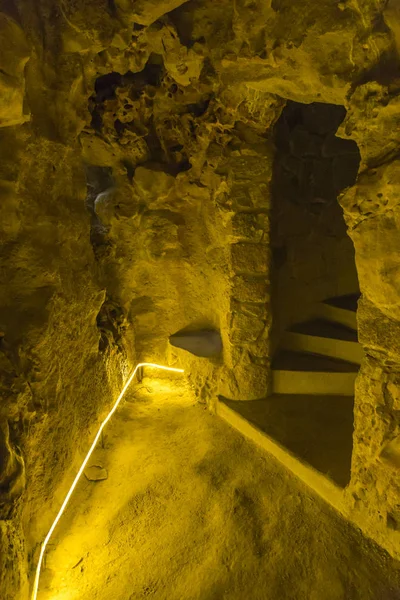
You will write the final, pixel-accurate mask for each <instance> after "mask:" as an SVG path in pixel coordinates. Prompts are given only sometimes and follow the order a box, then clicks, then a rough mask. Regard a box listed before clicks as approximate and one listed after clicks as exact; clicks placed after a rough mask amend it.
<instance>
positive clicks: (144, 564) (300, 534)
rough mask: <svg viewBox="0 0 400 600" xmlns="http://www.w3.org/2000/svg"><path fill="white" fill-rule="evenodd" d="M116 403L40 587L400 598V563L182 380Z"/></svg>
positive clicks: (235, 598) (271, 598) (111, 595)
mask: <svg viewBox="0 0 400 600" xmlns="http://www.w3.org/2000/svg"><path fill="white" fill-rule="evenodd" d="M144 385H145V387H143V386H142V388H141V389H138V390H137V391H136V392H133V393H131V395H130V396H129V398H128V399H127V401H126V402H125V403H124V405H123V406H121V407H120V410H119V411H118V412H117V414H116V415H115V416H114V418H113V419H114V420H113V421H112V422H111V423H110V425H109V426H108V429H107V433H106V435H105V440H104V448H102V447H101V446H100V447H99V448H98V449H97V450H96V451H95V455H94V457H93V461H91V464H100V465H102V466H103V467H105V468H106V469H107V471H108V479H107V480H105V481H100V482H89V481H88V480H86V479H85V478H84V479H82V481H81V482H80V484H79V488H78V489H77V491H76V493H75V495H74V496H73V498H72V500H71V504H70V505H69V507H68V509H67V511H66V513H65V514H64V516H63V520H62V522H61V523H60V525H59V527H58V528H57V530H56V533H55V536H54V538H53V540H52V542H53V545H52V546H51V547H50V551H49V553H48V556H47V561H46V565H47V567H46V570H45V571H44V572H43V577H42V580H41V587H40V594H39V600H50V598H51V600H78V599H79V600H136V599H138V600H139V599H142V598H143V599H144V598H154V599H157V600H164V599H165V600H166V599H168V600H195V599H196V600H222V599H229V600H244V599H248V600H396V599H398V598H400V565H399V563H398V562H396V561H394V560H393V559H392V558H391V557H389V555H387V554H386V553H385V552H384V551H382V550H381V549H380V548H379V547H377V546H376V545H375V544H373V543H372V542H370V541H369V540H367V539H365V538H364V537H363V536H362V535H361V534H360V533H359V531H357V530H356V529H354V528H353V527H352V526H350V525H349V524H347V523H346V522H344V521H343V520H342V519H341V518H340V517H339V516H338V515H337V514H336V513H335V512H334V511H333V510H332V509H331V508H330V507H328V506H327V505H326V504H325V503H323V502H322V500H320V499H319V498H318V497H316V496H314V495H313V494H312V493H310V491H309V490H308V489H307V488H306V487H304V486H303V485H302V484H301V483H300V482H298V481H297V480H296V479H295V478H294V477H293V476H292V475H291V474H288V473H287V472H285V471H284V469H283V468H282V467H281V466H280V465H279V464H278V463H276V462H275V461H274V460H273V459H272V458H271V457H270V456H268V455H267V454H265V453H263V452H261V451H260V450H258V449H257V448H256V447H255V446H253V445H252V444H251V443H249V442H247V441H246V440H245V439H243V438H242V437H241V436H240V435H239V434H238V433H237V432H235V431H234V430H232V429H231V428H230V427H229V426H228V425H226V424H225V423H224V422H223V421H221V420H219V418H218V417H216V416H213V415H212V414H210V412H209V411H208V410H207V409H205V407H204V406H203V405H201V404H199V403H196V402H195V401H194V399H193V396H192V395H191V394H190V392H189V391H188V389H187V388H185V387H184V386H182V387H181V388H177V387H176V384H175V382H174V383H173V387H172V385H171V384H168V383H165V381H164V382H161V381H159V382H149V381H146V380H145V381H144Z"/></svg>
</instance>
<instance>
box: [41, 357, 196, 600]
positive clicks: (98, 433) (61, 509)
mask: <svg viewBox="0 0 400 600" xmlns="http://www.w3.org/2000/svg"><path fill="white" fill-rule="evenodd" d="M141 367H152V368H155V369H162V370H163V371H173V372H175V373H183V372H184V370H183V369H175V368H174V367H164V366H163V365H157V364H155V363H138V364H137V365H136V367H135V369H134V370H133V373H132V375H131V376H130V377H129V378H128V380H127V382H126V383H125V385H124V387H123V388H122V392H121V393H120V395H119V396H118V398H117V400H116V401H115V403H114V406H113V407H112V409H111V410H110V412H109V413H108V415H107V416H106V418H105V419H104V421H103V422H102V423H101V425H100V427H99V429H98V431H97V434H96V437H95V438H94V440H93V443H92V445H91V446H90V448H89V451H88V453H87V454H86V456H85V458H84V460H83V463H82V465H81V467H80V469H79V471H78V473H77V474H76V476H75V479H74V481H73V482H72V485H71V487H70V488H69V490H68V493H67V495H66V496H65V499H64V502H63V503H62V505H61V508H60V510H59V511H58V513H57V515H56V518H55V519H54V521H53V524H52V526H51V527H50V529H49V532H48V534H47V535H46V537H45V539H44V541H43V543H42V545H41V548H40V554H39V560H38V564H37V567H36V573H35V581H34V584H33V591H32V600H37V595H38V589H39V580H40V573H41V570H42V563H43V557H44V553H45V551H46V547H47V544H48V543H49V540H50V538H51V536H52V534H53V531H54V530H55V528H56V526H57V523H58V522H59V520H60V518H61V516H62V514H63V512H64V510H65V508H66V506H67V504H68V502H69V500H70V498H71V496H72V493H73V491H74V489H75V488H76V486H77V483H78V481H79V479H80V478H81V475H82V473H83V471H84V469H85V467H86V465H87V463H88V461H89V459H90V457H91V455H92V453H93V450H94V449H95V447H96V444H97V442H98V441H99V438H100V436H101V434H102V431H103V429H104V427H105V426H106V425H107V423H108V421H109V420H110V419H111V417H112V416H113V414H114V413H115V411H116V410H117V408H118V405H119V403H120V402H121V400H122V398H123V397H124V395H125V392H126V390H127V389H128V387H129V386H130V384H131V382H132V380H133V378H134V377H135V375H136V373H137V370H138V369H140V368H141Z"/></svg>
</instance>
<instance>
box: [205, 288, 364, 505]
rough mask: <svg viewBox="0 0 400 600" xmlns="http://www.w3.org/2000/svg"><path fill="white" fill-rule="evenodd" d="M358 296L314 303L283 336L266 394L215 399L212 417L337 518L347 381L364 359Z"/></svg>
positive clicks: (348, 430)
mask: <svg viewBox="0 0 400 600" xmlns="http://www.w3.org/2000/svg"><path fill="white" fill-rule="evenodd" d="M358 297H359V295H355V294H353V295H348V296H342V297H340V298H332V299H328V300H325V301H324V302H320V303H318V304H316V305H315V306H313V307H311V309H310V311H308V312H307V316H306V317H304V321H303V322H301V323H297V324H295V325H293V326H292V327H290V329H289V330H288V331H286V332H285V333H284V334H283V336H282V337H281V340H280V345H279V348H278V352H277V353H276V356H275V358H274V360H273V362H272V389H271V394H270V395H269V396H268V397H266V398H263V399H260V400H251V401H246V400H243V401H232V400H227V399H225V398H221V397H220V398H219V399H218V402H217V405H216V412H217V414H219V415H220V416H221V417H222V418H223V419H224V420H226V421H227V422H228V423H229V424H230V425H231V426H233V427H234V428H235V429H237V430H238V431H240V432H241V433H242V434H243V435H245V436H246V437H247V438H249V439H251V440H252V441H253V442H255V443H256V444H258V445H259V446H261V447H262V448H263V449H264V450H266V451H267V452H269V453H270V454H272V455H273V456H274V457H275V458H276V459H277V460H279V461H280V462H281V463H282V464H284V465H285V466H286V467H287V468H288V469H290V470H291V471H292V472H293V473H294V474H295V475H296V476H297V477H299V479H301V480H302V481H303V482H304V483H306V484H307V485H308V486H309V487H311V488H312V489H313V490H314V491H315V492H317V493H318V494H319V495H320V496H321V497H323V498H324V499H325V500H326V501H327V502H329V503H330V504H331V505H332V506H334V507H335V508H336V509H337V510H339V511H340V512H341V513H342V514H344V515H345V514H346V511H347V508H346V503H345V502H344V495H343V489H344V488H345V487H346V485H347V484H348V482H349V480H350V469H351V455H352V435H353V405H354V383H355V379H356V376H357V373H358V370H359V366H360V363H361V360H362V356H363V351H362V348H361V346H360V345H359V343H358V341H357V322H356V309H357V301H358Z"/></svg>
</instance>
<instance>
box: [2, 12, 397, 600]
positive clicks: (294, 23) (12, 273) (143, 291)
mask: <svg viewBox="0 0 400 600" xmlns="http://www.w3.org/2000/svg"><path fill="white" fill-rule="evenodd" d="M0 20H1V22H0V25H1V27H0V30H1V32H0V48H1V50H2V51H1V53H0V86H1V100H0V125H1V130H0V155H1V161H0V188H1V193H2V203H1V210H2V218H1V228H2V237H1V240H2V250H1V257H0V264H1V269H2V274H3V277H2V286H3V293H2V295H1V301H0V332H1V348H0V349H1V354H0V357H1V383H0V385H1V390H2V397H3V401H2V407H1V412H0V419H1V426H0V432H1V433H0V458H1V465H2V470H1V475H0V511H1V514H0V524H1V527H0V535H1V536H2V538H1V540H0V547H1V549H2V551H1V557H0V561H1V566H2V567H4V568H1V571H0V572H1V576H0V577H1V580H0V586H1V589H2V590H4V598H5V599H7V600H8V599H9V598H13V599H14V598H17V597H18V595H19V597H20V598H21V599H25V598H27V593H28V591H27V590H28V573H29V569H32V568H33V566H34V564H35V560H36V557H35V551H37V548H38V544H39V543H40V541H41V539H42V538H43V536H44V534H45V532H46V530H47V528H48V526H49V524H50V522H51V520H52V517H53V515H54V513H55V511H56V508H57V507H58V506H59V503H60V498H61V497H62V493H63V491H64V490H65V487H66V485H67V482H68V480H69V479H70V473H71V469H73V465H74V464H75V463H76V461H77V460H78V459H79V455H80V453H81V452H82V451H83V449H84V448H86V446H87V444H86V442H87V440H88V436H89V434H90V428H91V427H92V426H93V424H94V423H95V422H96V419H97V418H98V416H99V415H100V414H101V413H102V411H103V410H104V409H105V407H106V406H108V405H109V403H110V401H111V399H112V397H113V396H114V395H115V394H116V393H117V392H118V390H119V389H120V386H121V383H122V379H123V376H124V374H126V372H127V371H128V370H129V368H130V367H131V366H132V364H133V363H134V362H135V360H136V359H137V358H140V359H147V358H152V359H159V360H163V359H164V360H170V361H171V362H174V363H176V364H184V365H185V366H187V367H188V371H190V376H191V379H192V381H193V385H194V386H195V388H196V390H197V393H198V396H199V398H200V399H202V400H203V401H208V402H210V401H211V400H212V398H213V397H215V395H216V394H224V395H226V396H228V397H231V398H247V399H249V398H256V397H261V396H263V395H264V394H265V393H266V392H267V390H268V379H269V378H268V373H269V357H270V328H271V309H270V295H271V293H270V280H271V272H270V239H269V235H270V233H269V232H270V219H269V211H270V205H271V199H270V198H271V189H270V184H271V179H272V172H273V162H274V155H275V148H274V143H273V126H274V124H275V122H276V121H277V119H278V118H279V115H280V113H281V111H282V109H283V107H284V105H285V103H286V102H287V101H288V100H291V101H294V102H298V103H311V102H320V103H321V102H324V103H331V104H338V105H341V106H344V107H345V109H346V110H347V116H346V119H345V121H344V123H343V124H342V126H341V128H340V129H339V131H338V134H337V135H338V136H340V137H343V138H348V139H351V140H353V142H355V143H357V146H358V148H359V149H360V153H361V164H360V171H359V177H358V180H357V182H356V184H355V186H354V187H352V188H350V189H349V190H347V191H346V193H345V194H344V195H343V196H342V198H341V200H340V201H341V205H342V207H343V210H344V214H345V218H346V223H347V226H348V230H349V234H350V237H351V238H352V240H353V242H354V246H355V250H356V264H357V271H358V276H359V282H360V288H361V292H362V294H363V299H362V302H361V303H360V310H359V328H360V339H361V342H362V344H363V345H364V347H365V350H366V355H367V356H366V360H365V363H364V365H363V367H362V370H361V374H360V377H359V380H358V385H357V397H356V414H355V437H354V441H355V449H354V456H353V469H352V482H351V485H350V487H349V489H348V497H349V504H350V503H352V505H354V519H355V520H356V522H358V523H359V524H360V526H362V527H363V529H364V530H366V531H367V532H368V533H369V534H370V535H372V536H374V537H376V538H377V539H379V540H380V542H381V543H382V544H383V545H384V546H386V547H387V548H388V549H389V550H390V551H391V552H393V553H394V554H396V555H400V543H399V539H398V537H397V536H398V533H397V531H396V529H397V528H398V525H397V523H398V506H397V491H398V490H397V488H396V485H397V484H396V473H397V471H396V469H398V465H397V452H398V451H397V438H398V435H399V432H398V407H397V404H398V399H397V391H396V390H397V386H398V377H399V375H398V373H399V372H400V366H399V365H400V358H399V356H398V352H397V350H396V348H397V346H398V343H397V339H398V332H397V330H398V326H399V321H400V309H399V306H400V294H399V289H398V286H399V284H398V281H399V278H398V277H397V269H398V268H399V267H398V239H399V235H398V229H399V225H398V220H399V219H398V214H397V213H398V197H399V192H398V175H397V172H398V169H397V162H398V151H399V135H398V123H399V119H400V117H399V106H400V105H399V100H398V91H399V84H398V75H397V72H398V64H399V57H398V51H399V46H398V44H399V26H398V20H399V19H398V11H397V9H396V6H395V4H394V3H393V1H389V2H387V1H384V0H373V1H371V0H368V1H367V0H365V1H364V0H358V1H353V0H351V1H343V2H338V3H332V2H330V1H329V0H324V1H322V2H318V3H312V2H309V0H304V1H300V2H296V3H293V2H292V1H291V0H273V1H272V2H270V1H264V0H257V1H256V2H252V3H249V2H247V0H240V1H237V2H236V3H235V4H233V3H231V2H229V1H228V0H223V1H222V2H218V3H216V2H212V1H211V0H189V1H188V2H182V1H181V0H164V1H163V2H158V1H156V0H137V1H134V0H115V1H114V2H108V1H106V0H101V1H98V0H96V1H94V0H85V1H84V2H82V3H80V4H79V6H78V5H77V4H76V3H74V2H58V1H57V2H50V1H48V0H39V1H38V2H35V3H32V2H28V0H15V1H14V2H12V1H11V2H10V1H7V2H3V3H2V4H1V5H0ZM204 325H207V326H212V327H215V328H218V329H220V330H221V334H222V337H223V342H224V352H223V356H221V357H217V358H215V359H213V360H209V359H197V358H196V359H195V358H191V357H190V355H187V354H185V353H183V351H179V350H175V349H174V350H172V349H171V348H170V347H169V346H168V344H167V338H168V336H169V335H170V334H172V333H175V332H176V331H178V330H179V329H182V328H183V327H186V326H192V327H197V326H204ZM10 532H12V533H13V536H12V538H11V537H10ZM24 540H25V541H24ZM13 557H14V558H15V561H14V569H13V570H12V569H10V568H9V564H10V562H9V561H10V559H12V558H13ZM31 574H32V573H31V572H30V573H29V575H30V576H31Z"/></svg>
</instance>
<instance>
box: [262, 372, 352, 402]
mask: <svg viewBox="0 0 400 600" xmlns="http://www.w3.org/2000/svg"><path fill="white" fill-rule="evenodd" d="M356 377H357V372H354V371H353V372H347V373H346V372H339V373H337V372H332V371H328V370H326V371H314V372H313V371H301V370H297V369H293V370H282V369H272V393H274V394H310V395H316V394H318V395H319V394H324V395H329V396H332V395H333V396H354V385H355V381H356Z"/></svg>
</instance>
